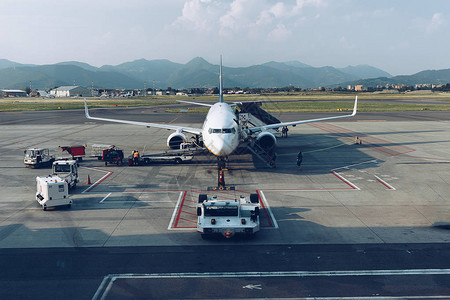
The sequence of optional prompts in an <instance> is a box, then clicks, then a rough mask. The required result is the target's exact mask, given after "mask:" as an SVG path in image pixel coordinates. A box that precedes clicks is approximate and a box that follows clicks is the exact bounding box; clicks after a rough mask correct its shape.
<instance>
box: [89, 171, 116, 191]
mask: <svg viewBox="0 0 450 300" xmlns="http://www.w3.org/2000/svg"><path fill="white" fill-rule="evenodd" d="M84 168H86V169H93V170H97V171H102V172H106V173H108V175H106V176H105V177H103V179H102V180H100V181H99V182H95V183H94V184H93V185H91V186H90V187H89V188H88V189H87V190H86V191H85V193H89V192H90V191H92V190H93V189H94V188H95V187H97V186H98V185H99V184H100V183H102V182H103V181H105V179H106V178H108V177H109V176H111V175H112V174H114V172H113V171H106V170H103V169H99V168H94V167H84Z"/></svg>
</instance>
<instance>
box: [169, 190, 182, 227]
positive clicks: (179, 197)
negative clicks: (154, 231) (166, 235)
mask: <svg viewBox="0 0 450 300" xmlns="http://www.w3.org/2000/svg"><path fill="white" fill-rule="evenodd" d="M182 196H183V192H180V196H178V201H177V205H175V209H174V210H173V213H172V218H170V223H169V227H167V230H174V228H172V226H173V221H174V220H175V216H176V214H177V211H178V208H179V207H180V205H181V199H182V198H183V197H182Z"/></svg>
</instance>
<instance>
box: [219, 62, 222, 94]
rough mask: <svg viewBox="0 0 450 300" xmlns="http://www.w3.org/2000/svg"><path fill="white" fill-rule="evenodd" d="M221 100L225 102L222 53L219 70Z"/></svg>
mask: <svg viewBox="0 0 450 300" xmlns="http://www.w3.org/2000/svg"><path fill="white" fill-rule="evenodd" d="M219 102H223V83H222V55H221V56H220V70H219Z"/></svg>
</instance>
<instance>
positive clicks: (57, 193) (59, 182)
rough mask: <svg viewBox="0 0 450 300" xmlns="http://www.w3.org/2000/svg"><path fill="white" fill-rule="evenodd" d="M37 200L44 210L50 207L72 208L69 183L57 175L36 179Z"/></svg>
mask: <svg viewBox="0 0 450 300" xmlns="http://www.w3.org/2000/svg"><path fill="white" fill-rule="evenodd" d="M36 184H37V187H36V200H37V202H38V203H39V204H40V205H41V206H42V209H43V210H47V208H48V207H54V206H65V207H67V208H70V207H71V206H72V200H70V198H69V186H68V184H67V182H66V181H65V180H63V179H61V178H59V177H58V176H56V175H50V176H48V177H39V176H38V177H36Z"/></svg>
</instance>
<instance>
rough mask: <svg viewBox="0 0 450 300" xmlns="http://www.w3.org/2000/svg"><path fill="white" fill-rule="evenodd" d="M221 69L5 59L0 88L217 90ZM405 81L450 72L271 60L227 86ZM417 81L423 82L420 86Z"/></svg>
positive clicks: (229, 76)
mask: <svg viewBox="0 0 450 300" xmlns="http://www.w3.org/2000/svg"><path fill="white" fill-rule="evenodd" d="M218 71H219V66H218V65H213V64H210V63H209V62H207V61H206V60H204V59H203V58H201V57H196V58H194V59H192V60H191V61H189V62H188V63H186V64H180V63H175V62H172V61H169V60H165V59H160V60H146V59H139V60H135V61H131V62H125V63H122V64H119V65H116V66H112V65H104V66H102V67H99V68H98V67H94V66H91V65H89V64H87V63H83V62H77V61H67V62H61V63H57V64H52V65H31V64H20V63H16V62H12V61H9V60H6V59H0V88H3V89H18V88H22V89H23V88H24V87H28V86H29V85H30V81H31V85H32V88H33V89H50V88H53V87H57V86H62V85H74V84H75V85H81V86H85V87H90V86H91V85H92V84H93V85H94V87H96V88H115V89H142V88H144V85H145V86H146V87H147V88H152V87H153V84H154V85H155V87H156V88H160V89H165V88H167V87H171V88H174V89H184V88H211V87H217V86H218ZM436 72H437V73H436ZM421 73H422V74H421ZM374 78H377V79H374ZM402 80H403V82H401V83H404V84H409V82H414V83H428V81H430V80H433V82H432V83H447V82H450V69H449V70H440V71H423V72H420V73H417V74H414V75H410V76H395V77H392V76H391V75H390V74H389V73H387V72H385V71H383V70H381V69H378V68H375V67H372V66H369V65H358V66H348V67H345V68H335V67H331V66H326V67H312V66H309V65H307V64H304V63H301V62H298V61H288V62H274V61H271V62H267V63H264V64H260V65H253V66H249V67H235V68H234V67H233V68H232V67H223V81H224V86H225V87H242V88H244V87H250V88H254V87H261V88H269V87H284V86H289V85H292V86H295V87H301V88H315V87H318V86H337V85H342V86H346V85H347V84H363V85H364V86H370V85H369V84H375V83H377V84H378V83H381V82H383V83H384V82H386V83H393V81H395V82H397V81H398V82H399V83H400V81H402ZM416 80H419V81H420V82H415V81H416ZM437 81H439V82H437ZM444 81H445V82H444ZM386 83H385V84H386ZM430 83H431V82H430ZM377 84H375V86H376V85H377Z"/></svg>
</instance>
